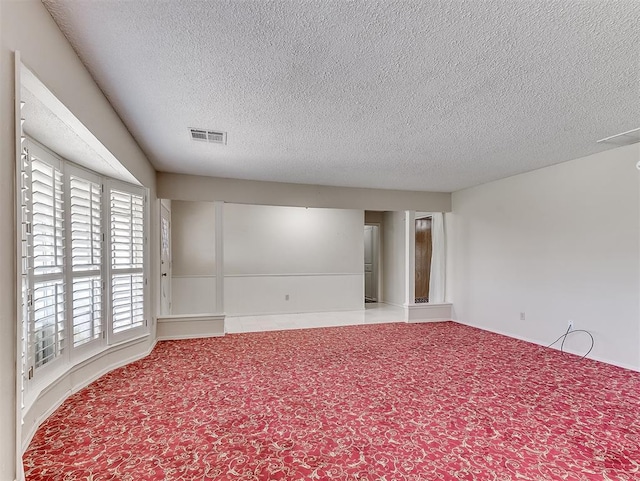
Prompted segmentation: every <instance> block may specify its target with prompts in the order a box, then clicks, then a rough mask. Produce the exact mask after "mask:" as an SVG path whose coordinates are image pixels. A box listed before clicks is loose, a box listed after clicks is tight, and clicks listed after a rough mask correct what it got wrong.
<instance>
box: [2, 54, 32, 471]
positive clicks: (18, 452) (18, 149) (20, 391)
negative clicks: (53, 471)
mask: <svg viewBox="0 0 640 481" xmlns="http://www.w3.org/2000/svg"><path fill="white" fill-rule="evenodd" d="M21 75H22V61H21V60H20V52H19V51H17V50H16V51H15V52H14V122H15V124H14V134H15V145H14V148H15V165H16V171H15V180H14V182H15V192H14V195H15V210H16V220H15V221H16V226H15V229H16V232H15V242H16V245H15V248H16V257H15V259H14V272H15V274H16V304H15V320H16V322H15V329H16V338H15V340H16V345H15V348H14V349H15V353H16V381H15V385H14V389H15V391H14V401H15V423H14V430H15V433H14V434H15V439H14V445H13V448H12V449H13V450H14V453H13V454H15V463H16V464H15V475H16V479H21V480H22V479H24V467H23V464H22V449H21V443H22V409H23V407H22V403H23V396H24V395H25V392H26V388H27V386H26V385H25V384H26V382H25V374H26V371H27V370H28V369H29V368H28V365H29V363H28V359H27V360H26V361H27V362H24V363H23V360H22V358H23V355H24V356H27V355H28V353H25V352H23V344H22V336H23V334H24V323H25V322H26V320H25V319H24V318H23V312H24V308H23V304H22V302H23V299H22V287H23V285H22V254H23V252H22V235H23V225H22V215H21V214H18V212H22V136H23V135H24V132H23V131H22V121H21V119H22V103H21V101H22V93H21V90H22V78H21ZM3 369H4V367H3ZM23 370H24V371H25V372H23Z"/></svg>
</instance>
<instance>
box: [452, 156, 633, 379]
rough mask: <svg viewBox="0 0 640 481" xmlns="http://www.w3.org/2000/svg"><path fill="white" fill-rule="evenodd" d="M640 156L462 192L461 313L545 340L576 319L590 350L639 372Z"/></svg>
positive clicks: (456, 272)
mask: <svg viewBox="0 0 640 481" xmlns="http://www.w3.org/2000/svg"><path fill="white" fill-rule="evenodd" d="M639 159H640V146H639V145H638V144H635V145H633V146H628V147H622V148H618V149H615V150H609V151H606V152H602V153H599V154H596V155H592V156H589V157H584V158H581V159H577V160H573V161H570V162H566V163H563V164H560V165H556V166H552V167H548V168H545V169H541V170H537V171H534V172H530V173H527V174H522V175H518V176H515V177H511V178H508V179H504V180H500V181H496V182H492V183H489V184H485V185H481V186H479V187H475V188H471V189H466V190H463V191H460V192H455V193H454V194H453V213H452V214H451V215H450V216H449V219H448V220H450V221H451V222H450V225H448V227H451V229H450V230H449V241H450V247H451V249H452V256H453V258H454V259H453V263H452V265H451V269H452V272H451V274H452V276H453V279H452V282H451V286H452V289H453V291H454V292H453V300H454V307H455V316H456V318H457V319H458V320H459V321H461V322H464V323H469V324H472V325H475V326H478V327H481V328H484V329H489V330H493V331H497V332H501V333H505V334H507V335H510V336H514V337H520V338H523V339H527V340H530V341H533V342H536V343H539V344H543V345H544V344H549V343H551V342H552V341H553V340H555V339H556V338H557V337H558V336H560V335H561V334H562V333H563V332H564V331H565V330H566V328H567V320H569V319H572V320H573V321H574V323H575V326H574V327H575V328H576V329H586V330H588V331H590V332H591V333H592V334H593V336H594V338H595V348H594V350H593V352H592V357H594V358H596V359H600V360H603V361H606V362H609V363H613V364H618V365H620V366H626V367H629V368H632V369H636V370H640V322H639V314H640V312H639V299H640V283H639V273H640V271H639V261H640V255H639V252H640V251H639V247H640V228H639V224H640V207H639V206H640V199H639V192H640V188H639V177H640V176H639V172H638V171H637V170H636V168H635V163H636V162H637V161H638V160H639ZM520 312H524V313H525V317H526V320H524V321H521V320H520ZM574 336H575V337H574V338H572V339H570V342H569V343H568V347H569V349H570V350H574V351H576V352H578V351H580V352H585V350H586V348H587V347H588V346H586V345H585V344H586V342H585V341H586V339H584V338H580V335H579V334H575V335H574Z"/></svg>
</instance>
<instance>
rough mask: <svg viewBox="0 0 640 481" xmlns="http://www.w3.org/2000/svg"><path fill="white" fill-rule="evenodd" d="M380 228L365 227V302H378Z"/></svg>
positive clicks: (375, 226) (374, 226)
mask: <svg viewBox="0 0 640 481" xmlns="http://www.w3.org/2000/svg"><path fill="white" fill-rule="evenodd" d="M379 234H380V227H379V226H377V225H365V226H364V302H365V303H370V302H378V256H379V251H378V249H379V247H378V246H379V242H380V241H379Z"/></svg>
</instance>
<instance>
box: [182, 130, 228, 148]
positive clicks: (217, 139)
mask: <svg viewBox="0 0 640 481" xmlns="http://www.w3.org/2000/svg"><path fill="white" fill-rule="evenodd" d="M189 133H190V134H191V140H198V141H200V142H211V143H213V144H223V145H226V144H227V133H226V132H221V131H219V130H206V129H193V128H190V129H189Z"/></svg>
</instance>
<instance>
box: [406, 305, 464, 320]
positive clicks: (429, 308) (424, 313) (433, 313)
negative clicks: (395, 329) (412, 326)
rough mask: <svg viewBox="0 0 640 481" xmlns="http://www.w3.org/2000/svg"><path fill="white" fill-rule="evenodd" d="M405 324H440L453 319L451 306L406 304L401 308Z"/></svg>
mask: <svg viewBox="0 0 640 481" xmlns="http://www.w3.org/2000/svg"><path fill="white" fill-rule="evenodd" d="M403 307H404V311H405V320H406V321H407V322H411V323H414V322H440V321H450V320H452V319H453V317H452V315H453V312H452V309H453V304H450V303H446V302H445V303H441V304H429V303H424V304H423V303H420V304H406V305H404V306H403Z"/></svg>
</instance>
